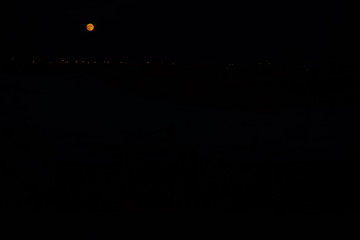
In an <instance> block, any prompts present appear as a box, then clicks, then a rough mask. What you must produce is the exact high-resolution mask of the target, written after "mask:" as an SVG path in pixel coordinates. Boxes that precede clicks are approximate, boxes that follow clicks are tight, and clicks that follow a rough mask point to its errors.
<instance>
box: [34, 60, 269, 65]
mask: <svg viewBox="0 0 360 240" xmlns="http://www.w3.org/2000/svg"><path fill="white" fill-rule="evenodd" d="M41 62H43V61H41V60H35V59H33V60H32V63H33V64H36V63H41ZM47 63H48V64H53V63H61V64H113V63H117V64H128V62H127V61H120V62H111V61H85V60H81V61H79V60H74V61H69V60H64V59H61V60H60V62H58V61H49V62H47ZM145 63H146V64H150V63H151V62H150V61H146V62H145ZM160 64H165V62H163V61H161V62H160ZM169 64H171V65H175V63H174V62H172V63H169ZM257 64H258V65H271V62H258V63H257ZM227 65H228V66H229V67H234V66H235V65H236V64H233V63H230V64H227Z"/></svg>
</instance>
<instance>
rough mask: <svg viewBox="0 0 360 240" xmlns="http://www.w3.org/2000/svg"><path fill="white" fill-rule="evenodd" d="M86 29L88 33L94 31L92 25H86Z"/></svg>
mask: <svg viewBox="0 0 360 240" xmlns="http://www.w3.org/2000/svg"><path fill="white" fill-rule="evenodd" d="M86 29H87V30H88V31H89V32H92V31H94V29H95V27H94V24H92V23H89V24H88V25H86Z"/></svg>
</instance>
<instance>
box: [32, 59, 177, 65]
mask: <svg viewBox="0 0 360 240" xmlns="http://www.w3.org/2000/svg"><path fill="white" fill-rule="evenodd" d="M41 62H43V61H41V60H35V59H33V60H32V63H33V64H36V63H41ZM47 63H49V64H52V63H61V64H73V63H75V64H113V63H118V64H128V62H127V61H120V62H111V61H85V60H81V61H78V60H74V61H69V60H64V59H61V60H60V62H58V61H49V62H47ZM145 63H146V64H150V63H151V62H150V61H146V62H145ZM160 64H165V62H160ZM170 64H172V65H175V63H174V62H172V63H170Z"/></svg>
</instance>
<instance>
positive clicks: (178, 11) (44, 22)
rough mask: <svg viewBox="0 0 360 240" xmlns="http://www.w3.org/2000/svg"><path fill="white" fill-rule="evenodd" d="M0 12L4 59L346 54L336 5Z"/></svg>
mask: <svg viewBox="0 0 360 240" xmlns="http://www.w3.org/2000/svg"><path fill="white" fill-rule="evenodd" d="M3 11H5V13H3V14H2V16H3V17H4V18H5V19H4V20H5V23H6V26H5V27H4V32H5V38H6V39H5V40H6V44H5V45H4V46H6V47H5V52H6V53H7V55H8V54H10V55H21V56H22V55H26V56H27V55H29V56H43V55H47V56H97V57H104V58H109V57H121V58H134V59H144V58H145V59H146V58H149V59H167V58H170V59H174V60H185V61H192V60H194V61H196V60H205V61H207V60H208V61H225V62H229V61H235V62H236V61H251V60H274V61H275V60H280V61H289V60H290V61H293V60H297V61H312V60H319V59H329V56H332V57H335V58H336V57H338V56H340V55H341V54H344V51H346V50H344V49H343V47H344V46H342V44H343V43H345V42H346V40H345V39H346V36H345V27H346V26H347V25H346V18H347V14H346V13H345V6H344V5H343V3H342V2H341V1H326V2H325V1H324V2H319V1H316V2H314V1H310V0H305V1H264V0H257V1H242V2H241V3H235V2H234V1H232V2H230V1H213V2H212V3H209V2H204V1H202V2H199V1H198V2H196V3H195V2H194V1H176V0H174V1H159V0H154V1H143V0H122V1H110V0H105V1H95V0H92V1H76V3H75V2H74V1H69V0H64V1H52V2H51V3H49V2H47V1H32V2H28V1H27V2H21V1H12V3H11V6H10V7H8V8H7V9H3ZM3 22H4V21H3ZM89 22H91V23H94V24H95V27H96V31H94V32H92V33H88V32H86V31H85V26H86V24H87V23H89Z"/></svg>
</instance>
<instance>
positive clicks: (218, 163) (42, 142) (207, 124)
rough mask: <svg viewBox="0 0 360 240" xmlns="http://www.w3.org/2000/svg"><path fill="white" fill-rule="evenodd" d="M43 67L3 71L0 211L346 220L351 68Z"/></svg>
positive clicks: (351, 197) (354, 132)
mask: <svg viewBox="0 0 360 240" xmlns="http://www.w3.org/2000/svg"><path fill="white" fill-rule="evenodd" d="M49 62H50V61H48V62H45V61H44V62H42V63H41V62H38V63H33V62H32V61H28V60H24V61H18V62H17V61H13V62H11V61H10V62H7V63H6V64H4V66H5V67H4V68H3V71H2V74H1V86H0V89H1V95H0V96H1V109H2V112H1V146H2V147H1V159H2V161H1V187H2V196H3V197H2V200H1V205H2V207H3V208H4V209H11V210H12V211H13V210H21V211H23V210H40V211H41V210H57V211H79V210H80V211H105V212H110V211H111V212H112V211H124V210H130V211H135V210H149V209H158V210H170V211H171V210H179V209H218V210H236V211H243V212H254V211H255V212H256V211H259V212H279V213H288V212H298V213H299V212H301V213H303V212H306V213H319V212H338V213H346V212H351V211H354V210H355V209H356V202H357V199H358V198H356V197H355V196H356V195H357V194H356V185H357V184H356V183H357V180H358V179H357V178H358V176H357V173H356V172H357V171H356V166H357V159H358V151H357V149H358V144H359V142H358V141H359V140H358V135H359V127H358V123H359V120H360V119H359V110H358V106H357V103H358V100H359V99H358V98H359V97H358V90H359V86H357V85H355V84H354V82H355V81H354V80H355V78H357V77H358V75H357V72H356V68H355V67H354V66H352V67H351V66H335V67H334V66H332V67H331V68H330V67H328V66H321V65H317V66H315V65H314V66H304V65H303V66H296V65H292V66H290V65H280V64H278V65H276V64H270V63H256V64H248V65H241V64H230V65H229V64H213V65H211V64H198V65H196V64H175V63H173V62H171V63H130V62H126V63H120V62H119V63H117V62H110V63H107V62H106V63H105V64H104V63H101V64H90V63H89V64H88V63H84V64H75V61H73V63H71V62H69V63H63V62H62V61H61V60H59V61H57V62H56V61H55V60H51V63H49ZM339 82H341V84H339Z"/></svg>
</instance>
